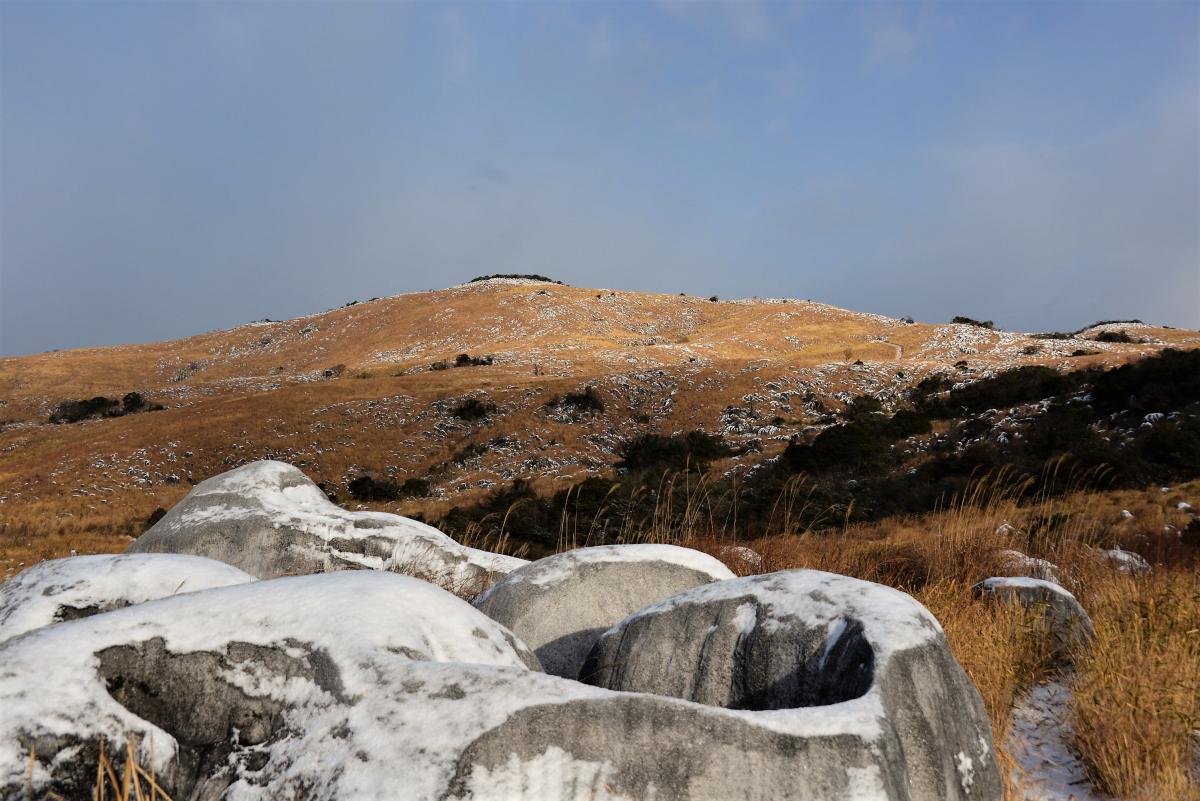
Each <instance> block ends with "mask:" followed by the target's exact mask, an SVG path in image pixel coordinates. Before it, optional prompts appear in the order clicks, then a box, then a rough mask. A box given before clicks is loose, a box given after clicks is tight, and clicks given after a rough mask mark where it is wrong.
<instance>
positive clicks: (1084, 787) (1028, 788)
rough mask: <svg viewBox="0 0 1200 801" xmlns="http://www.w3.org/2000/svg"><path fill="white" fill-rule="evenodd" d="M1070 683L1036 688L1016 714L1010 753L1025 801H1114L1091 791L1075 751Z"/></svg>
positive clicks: (1013, 715)
mask: <svg viewBox="0 0 1200 801" xmlns="http://www.w3.org/2000/svg"><path fill="white" fill-rule="evenodd" d="M1066 681H1067V679H1059V680H1057V681H1053V682H1049V683H1046V684H1040V685H1038V686H1037V687H1034V688H1033V689H1032V690H1030V691H1029V692H1028V693H1026V695H1025V697H1024V698H1023V699H1021V700H1020V701H1019V702H1018V703H1017V705H1016V706H1015V707H1014V708H1013V713H1012V730H1011V732H1010V734H1009V737H1008V749H1009V753H1011V754H1012V755H1013V758H1014V759H1015V760H1016V763H1017V767H1016V768H1014V769H1013V779H1014V780H1015V783H1016V784H1017V786H1019V787H1020V788H1021V790H1022V791H1023V797H1024V798H1025V799H1026V801H1111V799H1109V797H1108V796H1103V795H1100V794H1099V793H1096V792H1095V791H1093V789H1092V784H1091V782H1090V781H1089V780H1088V778H1087V773H1086V772H1085V771H1084V767H1083V763H1082V762H1081V761H1080V759H1079V757H1078V756H1077V755H1076V754H1075V752H1074V751H1072V750H1071V746H1070V741H1071V735H1072V728H1071V717H1070V715H1071V710H1070V701H1071V690H1070V689H1069V688H1068V687H1067V684H1066Z"/></svg>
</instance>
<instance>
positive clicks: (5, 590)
mask: <svg viewBox="0 0 1200 801" xmlns="http://www.w3.org/2000/svg"><path fill="white" fill-rule="evenodd" d="M248 581H254V576H251V575H250V574H249V573H244V572H242V571H241V570H238V569H237V568H236V567H232V566H230V565H227V564H225V563H224V562H218V561H217V560H215V559H205V558H204V557H202V556H181V555H178V554H157V553H155V554H122V555H116V556H110V555H105V554H101V555H95V556H72V557H68V558H66V559H54V560H51V561H49V562H41V563H40V564H37V565H34V566H33V567H31V568H28V569H27V570H24V571H22V572H21V573H18V574H17V575H16V576H13V577H12V578H11V579H9V580H8V581H6V582H4V583H3V584H0V642H3V641H4V640H7V639H11V638H12V637H16V636H17V635H18V634H24V633H25V632H27V631H31V630H33V629H37V628H41V627H42V626H48V625H50V624H51V623H55V622H57V621H58V620H60V619H61V618H60V617H59V616H58V615H59V613H60V610H62V608H63V607H71V608H75V609H85V608H88V607H94V608H95V609H96V611H106V610H108V609H113V608H116V607H121V606H128V605H130V604H138V603H142V602H143V601H152V600H154V599H156V598H165V597H167V596H169V595H178V594H180V593H187V592H194V591H196V590H205V589H211V588H213V587H227V586H230V585H233V584H244V583H246V582H248Z"/></svg>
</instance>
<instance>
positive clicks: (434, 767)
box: [0, 571, 999, 801]
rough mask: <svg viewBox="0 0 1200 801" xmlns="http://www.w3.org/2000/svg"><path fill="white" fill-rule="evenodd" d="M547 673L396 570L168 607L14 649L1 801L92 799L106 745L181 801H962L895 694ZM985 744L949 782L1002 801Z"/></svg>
mask: <svg viewBox="0 0 1200 801" xmlns="http://www.w3.org/2000/svg"><path fill="white" fill-rule="evenodd" d="M711 586H721V585H719V584H718V585H711ZM897 595H898V594H897ZM901 597H903V596H901ZM902 618H903V616H902V615H888V614H887V613H886V612H884V613H883V614H882V615H881V617H880V619H879V621H878V624H879V625H890V624H893V623H896V622H897V621H899V622H900V623H901V625H899V626H898V628H896V630H895V631H894V637H895V642H893V643H892V644H893V645H897V644H898V643H906V644H909V645H911V641H912V640H915V639H917V638H923V637H928V636H932V635H933V634H934V633H936V632H935V631H934V629H933V628H929V627H936V623H933V622H931V621H924V622H919V623H918V624H916V625H911V626H910V625H907V624H906V623H904V621H903V619H902ZM909 622H910V623H911V621H909ZM873 625H874V624H873ZM873 625H872V627H868V628H870V629H871V630H872V631H873ZM847 636H849V635H847ZM909 645H906V646H905V647H906V648H907V647H909ZM897 647H899V646H898V645H897ZM912 647H915V646H912ZM883 652H885V653H887V652H889V650H888V648H884V649H883ZM534 667H536V661H535V660H534V659H533V657H532V656H531V655H530V653H529V651H528V649H526V648H525V647H524V646H523V645H522V644H521V643H520V642H519V641H517V640H516V639H515V638H514V637H513V636H512V634H511V633H510V632H508V631H507V630H505V629H504V628H503V627H501V626H499V625H498V624H496V623H495V622H493V621H491V620H489V619H487V618H486V617H485V616H483V615H482V614H480V613H478V612H477V611H476V610H474V609H472V608H471V607H470V606H468V605H467V604H465V603H463V602H462V601H459V600H458V599H457V598H455V597H453V596H452V595H450V594H449V593H447V592H445V591H442V590H439V589H438V588H436V587H433V586H432V585H429V584H425V583H423V582H419V581H416V580H414V579H410V578H406V577H402V576H396V575H389V574H386V573H378V572H371V571H357V572H349V571H347V572H339V573H332V574H327V575H318V576H304V577H296V578H282V579H274V580H268V581H261V582H255V583H250V584H244V585H240V586H236V587H227V588H222V589H213V590H204V591H200V592H195V593H191V594H189V595H180V596H176V597H172V598H167V599H163V600H157V601H150V602H148V603H143V604H139V605H137V606H131V607H128V608H125V609H121V610H118V611H113V612H106V613H102V614H98V615H95V616H92V617H88V618H86V619H81V620H75V621H71V622H66V623H62V624H59V625H54V626H49V627H46V628H43V629H39V630H37V631H33V632H29V633H28V634H26V635H25V636H22V637H18V638H15V639H13V640H9V641H8V642H5V643H3V644H0V710H3V714H0V798H3V799H6V801H7V799H13V800H14V801H15V799H24V798H25V797H26V796H25V792H26V781H27V776H30V775H32V784H33V788H32V789H33V793H34V796H35V797H38V798H41V797H44V796H45V795H46V794H47V793H48V792H51V791H52V792H55V793H59V794H61V795H63V796H64V797H66V798H69V799H77V798H78V799H86V798H90V789H91V787H92V786H93V783H94V781H95V775H96V774H95V766H96V758H97V755H98V750H99V743H100V738H101V737H103V738H104V742H105V743H106V744H107V745H106V748H107V749H108V751H109V756H110V758H114V760H115V761H116V762H117V764H118V769H119V766H120V764H121V762H122V761H123V760H122V759H120V758H119V757H121V756H122V755H121V754H120V753H119V752H120V751H121V750H122V749H123V748H124V744H125V743H126V742H128V739H127V738H132V740H133V742H134V743H135V749H136V752H137V757H138V759H139V760H140V761H141V762H142V764H143V766H145V767H147V768H150V767H153V769H154V770H155V772H156V773H157V775H158V776H159V777H160V781H161V782H162V783H163V784H164V785H165V787H166V789H167V790H168V791H169V792H170V793H171V795H172V797H173V798H175V799H177V801H212V800H214V799H217V798H226V799H238V801H275V800H276V799H282V798H304V799H306V801H378V799H380V798H385V797H386V798H390V799H396V801H459V800H461V801H468V799H470V800H471V801H482V800H484V799H486V800H487V801H492V800H495V801H503V800H506V799H528V800H529V801H596V800H597V799H609V801H616V800H617V799H650V798H653V799H658V801H725V799H733V798H737V799H759V800H761V801H767V799H785V798H786V799H797V800H798V801H864V800H865V799H881V800H882V799H890V800H892V801H924V800H925V799H930V798H940V797H956V796H951V795H949V794H946V795H944V796H943V795H938V794H923V793H922V785H919V784H917V783H914V782H913V780H912V777H911V775H910V774H911V770H912V769H911V768H909V767H906V765H905V762H906V759H907V757H908V754H907V753H905V752H904V751H903V750H902V747H901V744H902V741H903V738H902V737H900V736H899V735H897V733H896V730H897V728H898V727H899V723H898V722H897V721H895V720H894V719H892V718H889V711H888V710H887V709H886V708H885V707H884V705H883V704H882V703H881V702H880V696H879V694H875V693H871V692H868V693H865V694H863V695H861V696H859V697H857V698H852V699H849V700H846V701H843V702H841V703H839V704H836V705H828V706H822V707H800V708H793V709H781V710H776V711H755V710H739V709H725V708H721V707H717V706H708V705H704V704H699V703H695V702H692V701H687V700H682V699H679V698H669V697H656V696H652V695H645V694H639V693H626V692H616V691H612V690H607V689H602V688H598V687H591V686H588V685H584V684H581V683H579V682H576V681H572V680H569V679H563V678H558V677H554V676H549V675H546V674H544V673H541V672H538V671H536V670H533V669H531V668H534ZM909 691H910V693H911V694H912V695H913V696H914V697H915V698H916V699H918V700H917V702H921V703H923V702H924V701H925V700H928V699H927V693H926V692H925V691H924V690H922V689H921V688H920V687H916V688H910V689H909ZM937 700H938V701H945V702H946V703H947V704H950V703H953V702H954V701H955V700H956V699H954V698H939V699H937ZM114 744H115V745H114ZM863 744H868V745H866V746H864V745H863ZM987 748H988V740H987V739H986V724H985V727H984V731H983V733H981V735H980V739H979V740H978V742H977V743H975V744H970V743H968V744H965V745H964V746H963V750H962V751H960V752H958V753H956V754H954V755H953V760H954V765H955V768H954V769H952V772H951V773H950V774H949V775H947V776H945V777H944V778H945V780H946V781H947V782H955V783H958V782H967V783H969V784H970V786H971V787H972V788H973V789H972V792H971V794H970V798H972V799H978V800H979V801H998V799H999V794H998V791H995V792H994V791H993V789H994V786H993V782H992V781H991V778H990V776H991V773H989V771H991V772H992V773H994V767H993V766H991V763H990V762H989V757H988V753H989V752H988V751H987V750H986V749H987ZM31 756H32V773H30V768H31Z"/></svg>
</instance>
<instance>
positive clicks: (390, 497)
mask: <svg viewBox="0 0 1200 801" xmlns="http://www.w3.org/2000/svg"><path fill="white" fill-rule="evenodd" d="M347 489H348V490H349V491H350V497H351V498H353V499H354V500H356V501H382V502H387V501H396V500H399V499H401V498H417V497H424V496H426V495H428V494H429V482H428V481H426V480H425V479H422V478H407V479H405V480H404V483H403V484H397V483H396V482H394V481H388V480H387V479H378V478H374V477H373V476H369V475H362V476H359V477H358V478H356V479H354V480H353V481H351V482H350V484H349V486H348V487H347Z"/></svg>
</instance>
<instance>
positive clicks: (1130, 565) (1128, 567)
mask: <svg viewBox="0 0 1200 801" xmlns="http://www.w3.org/2000/svg"><path fill="white" fill-rule="evenodd" d="M1098 552H1099V554H1100V555H1101V556H1103V557H1104V558H1105V559H1107V560H1108V562H1109V563H1110V564H1111V565H1112V566H1113V567H1115V568H1116V569H1117V570H1119V571H1121V572H1122V573H1145V572H1146V571H1147V570H1149V569H1150V563H1149V562H1147V561H1146V560H1145V559H1143V558H1142V557H1141V556H1139V555H1138V554H1136V553H1134V552H1133V551H1123V550H1121V548H1120V547H1119V546H1118V547H1116V548H1107V549H1104V548H1101V549H1099V550H1098Z"/></svg>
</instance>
